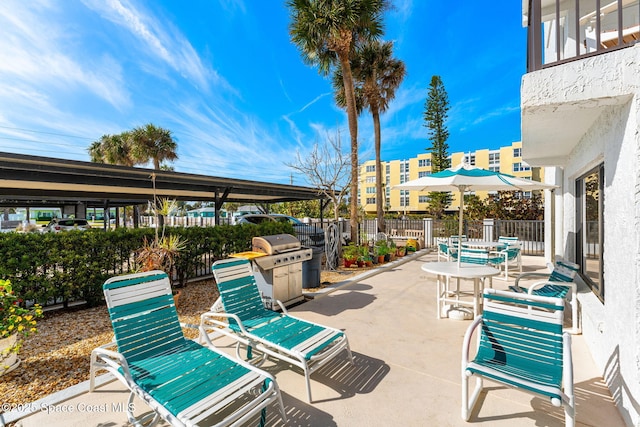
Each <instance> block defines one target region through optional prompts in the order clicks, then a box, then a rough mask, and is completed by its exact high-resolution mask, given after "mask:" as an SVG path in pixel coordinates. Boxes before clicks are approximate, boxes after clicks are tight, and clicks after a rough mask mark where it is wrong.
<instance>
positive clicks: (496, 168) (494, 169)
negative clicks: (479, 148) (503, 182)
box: [489, 166, 500, 172]
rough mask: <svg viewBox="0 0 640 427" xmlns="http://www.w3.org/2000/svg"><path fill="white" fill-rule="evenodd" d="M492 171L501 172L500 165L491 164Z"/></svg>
mask: <svg viewBox="0 0 640 427" xmlns="http://www.w3.org/2000/svg"><path fill="white" fill-rule="evenodd" d="M489 170H490V171H491V172H500V166H489Z"/></svg>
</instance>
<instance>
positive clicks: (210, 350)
mask: <svg viewBox="0 0 640 427" xmlns="http://www.w3.org/2000/svg"><path fill="white" fill-rule="evenodd" d="M103 289H104V295H105V298H106V302H107V307H108V309H109V317H110V318H111V323H112V325H113V330H114V333H115V343H112V344H111V345H107V346H103V347H99V348H96V349H95V350H93V352H92V353H91V376H90V389H91V391H93V389H94V388H95V375H96V373H97V371H99V370H103V369H104V370H107V371H108V372H110V373H111V374H113V375H114V376H115V377H116V378H117V379H119V380H120V381H121V382H122V383H123V384H125V385H126V386H127V388H128V389H129V390H130V391H131V394H130V396H129V404H128V405H127V415H128V418H129V421H130V422H131V423H132V424H133V425H136V426H139V425H142V423H144V422H146V421H148V420H149V418H150V416H147V417H143V418H142V419H136V418H135V417H134V415H133V413H132V411H131V409H132V408H133V405H132V402H133V397H134V395H135V396H138V397H139V398H140V399H142V400H143V401H144V402H146V403H147V404H148V405H149V406H150V407H151V409H153V411H154V413H153V414H151V415H153V419H152V420H151V424H148V425H153V424H155V423H156V422H157V421H159V419H160V417H162V418H163V419H165V420H166V421H167V422H168V423H169V424H170V425H172V426H196V425H198V424H199V423H201V422H202V421H205V420H206V424H207V425H211V424H213V425H219V426H228V425H234V426H235V425H238V426H239V425H246V423H247V422H249V421H251V420H252V419H254V420H258V419H259V420H260V425H263V424H264V421H265V417H266V414H265V411H266V407H267V406H268V405H269V404H271V403H272V402H275V403H277V404H278V405H279V409H280V412H281V415H282V418H283V419H285V420H286V418H285V417H286V416H285V413H284V406H283V403H282V398H281V395H280V390H279V389H278V385H277V384H276V382H275V380H274V378H273V377H272V376H271V375H269V374H267V373H265V372H263V371H261V370H259V369H257V368H255V367H254V366H251V365H250V364H248V363H246V362H242V361H237V360H235V359H233V358H231V357H230V356H227V355H225V354H223V353H221V352H220V351H218V350H217V349H215V348H214V347H213V345H212V344H211V342H210V341H208V344H209V346H203V345H200V344H198V343H196V342H195V341H191V340H187V339H186V338H185V337H184V335H183V332H182V327H181V324H180V322H179V321H178V314H177V312H176V308H175V304H174V300H173V296H172V294H171V286H170V283H169V279H168V277H167V275H166V274H165V273H164V272H162V271H151V272H145V273H137V274H130V275H125V276H118V277H114V278H111V279H109V280H107V281H106V282H105V284H104V286H103ZM110 346H117V351H115V350H111V349H109V348H108V347H110Z"/></svg>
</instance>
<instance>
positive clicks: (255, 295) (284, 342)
mask: <svg viewBox="0 0 640 427" xmlns="http://www.w3.org/2000/svg"><path fill="white" fill-rule="evenodd" d="M212 269H213V275H214V277H215V280H216V283H217V285H218V291H219V292H220V297H219V298H218V300H217V301H216V303H214V305H213V306H212V308H211V311H210V312H208V313H205V314H203V315H202V316H201V327H202V328H203V329H201V331H206V332H207V333H213V334H218V333H220V334H224V335H227V336H229V337H231V338H233V339H234V340H235V341H236V343H237V345H236V351H237V354H238V357H240V348H241V345H244V346H246V347H247V357H248V358H249V359H252V350H253V349H256V350H258V351H259V352H260V353H262V358H261V359H262V360H259V359H260V358H255V359H254V360H253V361H255V362H257V363H262V362H263V361H264V360H265V359H266V358H267V357H268V356H272V357H274V358H276V359H280V360H283V361H285V362H287V363H291V364H292V365H295V366H298V367H299V368H301V369H302V370H303V372H304V376H305V381H306V385H307V397H308V400H309V402H311V384H310V378H309V377H310V375H311V374H312V373H313V372H315V371H316V370H317V369H318V368H320V367H321V366H323V365H325V364H326V363H327V362H329V361H330V360H332V359H333V358H334V357H336V356H338V355H339V354H340V353H341V352H342V351H343V350H346V351H347V354H348V357H349V360H350V362H351V364H353V355H352V354H351V349H350V347H349V341H348V340H347V336H346V335H345V334H344V332H342V331H340V330H338V329H334V328H330V327H327V326H322V325H319V324H316V323H312V322H308V321H306V320H302V319H298V318H296V317H293V316H291V315H289V314H288V312H287V310H286V308H285V307H284V305H283V304H282V303H281V302H280V301H277V303H278V305H279V306H280V308H281V310H282V313H278V312H275V311H271V310H268V309H266V308H265V307H264V304H263V301H262V298H261V296H260V292H259V290H258V286H257V285H256V281H255V277H254V274H253V271H252V269H251V265H250V263H249V261H248V260H246V259H242V258H233V259H227V260H220V261H216V262H215V263H214V264H213V267H212ZM221 317H222V318H223V319H222V320H221V319H220V318H221ZM201 334H202V332H201Z"/></svg>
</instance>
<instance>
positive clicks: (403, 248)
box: [396, 246, 406, 257]
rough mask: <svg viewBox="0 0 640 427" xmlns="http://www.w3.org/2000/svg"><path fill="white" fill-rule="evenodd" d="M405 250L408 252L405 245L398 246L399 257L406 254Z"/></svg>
mask: <svg viewBox="0 0 640 427" xmlns="http://www.w3.org/2000/svg"><path fill="white" fill-rule="evenodd" d="M405 252H406V248H405V247H404V246H398V247H397V248H396V255H397V256H398V257H403V256H405Z"/></svg>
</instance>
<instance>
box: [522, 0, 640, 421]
mask: <svg viewBox="0 0 640 427" xmlns="http://www.w3.org/2000/svg"><path fill="white" fill-rule="evenodd" d="M522 4H523V18H524V22H523V25H524V26H525V27H526V28H527V34H528V37H527V38H528V43H527V47H526V49H527V53H528V58H527V67H528V69H527V73H526V74H525V75H524V77H523V79H522V85H521V93H520V95H521V107H522V155H523V159H524V160H525V161H526V162H527V163H529V164H530V165H532V166H540V167H546V169H545V182H547V183H550V184H556V185H558V186H559V187H560V188H559V189H558V190H556V192H555V193H556V195H555V197H554V199H553V204H552V201H549V202H548V206H547V207H546V208H547V215H545V217H546V227H545V231H546V233H547V234H546V236H545V241H546V243H547V248H546V251H545V254H546V256H547V257H548V258H552V257H553V256H554V255H561V256H563V257H565V258H567V259H569V260H571V261H574V262H576V263H578V264H580V266H581V278H582V279H583V280H584V286H581V287H580V289H579V291H578V300H579V302H580V313H581V321H582V331H583V334H584V336H585V339H586V342H587V343H588V345H589V350H590V352H591V355H592V357H593V359H594V361H595V362H596V364H597V366H598V367H599V368H600V369H601V372H602V376H603V377H604V379H605V381H606V383H607V386H608V387H609V389H610V391H611V395H612V396H613V397H614V399H615V401H616V405H617V406H618V408H619V409H620V413H621V414H622V416H623V418H624V419H625V421H626V423H627V424H628V425H633V426H640V286H639V285H638V283H639V282H640V226H639V225H640V208H639V207H640V141H639V139H640V134H639V133H638V128H639V125H640V124H639V121H640V102H639V99H640V72H638V70H639V69H640V45H639V44H636V42H637V41H638V40H639V39H640V2H639V1H638V0H606V1H602V0H530V1H523V3H522ZM523 49H525V47H523ZM552 212H554V214H553V215H551V213H552Z"/></svg>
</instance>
